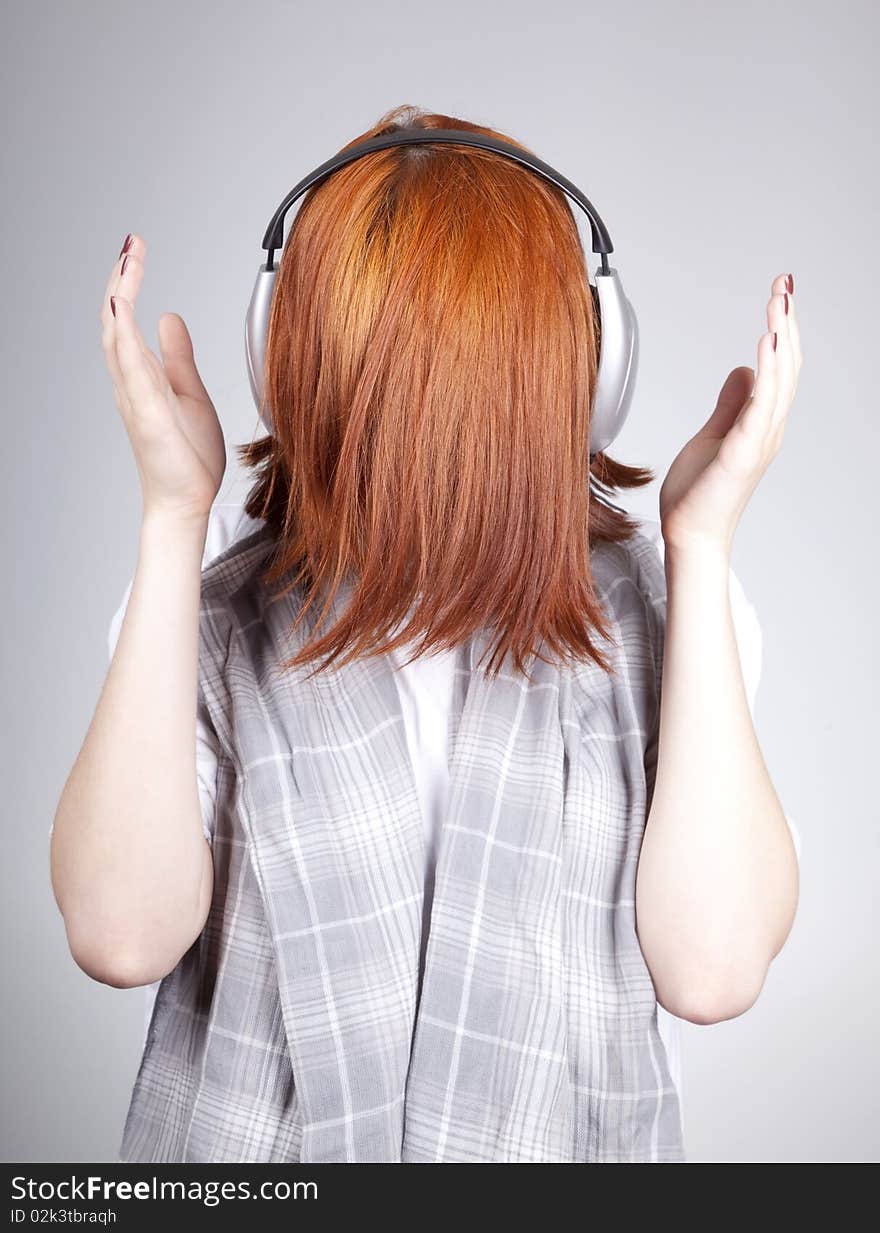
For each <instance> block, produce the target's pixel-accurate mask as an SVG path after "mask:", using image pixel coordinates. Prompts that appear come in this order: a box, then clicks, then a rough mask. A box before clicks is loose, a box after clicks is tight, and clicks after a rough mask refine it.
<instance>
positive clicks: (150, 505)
mask: <svg viewBox="0 0 880 1233" xmlns="http://www.w3.org/2000/svg"><path fill="white" fill-rule="evenodd" d="M413 125H416V126H421V127H424V128H428V129H430V128H437V127H440V128H447V129H448V128H453V127H454V128H460V129H462V130H476V131H480V132H483V133H488V134H489V135H490V136H494V137H499V136H501V135H500V134H498V133H495V132H494V131H493V130H489V129H478V130H477V129H476V126H474V125H470V124H467V123H466V122H464V121H461V120H457V119H454V118H452V117H449V116H437V115H428V114H424V113H420V112H416V111H414V110H412V109H398V110H397V111H395V112H392V113H390V114H389V115H388V116H386V117H384V119H383V120H382V121H381V122H380V123H379V124H378V125H377V126H375V127H374V128H373V129H371V130H370V131H369V132H368V133H366V134H363V135H362V137H361V138H358V140H362V139H363V138H364V137H370V136H375V135H378V134H380V133H384V132H393V131H395V129H397V128H399V127H401V126H413ZM145 257H146V244H145V242H144V239H143V237H142V236H140V235H129V236H128V237H127V239H126V241H125V244H124V246H123V251H122V253H121V254H120V259H119V260H118V261H117V263H116V264H115V265H114V267H113V271H112V273H111V276H110V280H109V282H108V285H107V290H106V295H105V298H104V303H103V306H102V309H101V321H102V325H103V345H104V352H105V356H106V361H107V365H108V368H109V370H110V374H111V377H112V381H113V386H114V390H115V394H116V399H117V405H118V407H119V411H120V413H121V415H122V417H123V421H124V423H125V427H126V429H127V431H128V434H129V437H130V439H131V444H132V447H133V450H134V453H135V458H136V461H137V467H138V472H139V475H140V480H141V485H142V490H143V522H142V529H141V535H140V545H139V554H138V561H137V569H136V572H135V574H134V578H133V580H132V584H131V586H130V589H129V593H127V594H126V596H125V599H124V602H123V606H122V608H121V609H120V611H119V613H118V614H117V619H116V621H115V622H114V628H113V631H112V637H111V654H112V660H111V665H110V669H109V672H108V675H107V679H106V683H105V685H104V689H103V691H102V694H101V697H100V700H99V702H98V705H97V707H96V710H95V715H94V718H93V720H92V723H91V725H90V727H89V730H88V733H87V735H86V738H85V741H84V743H83V747H82V750H81V752H80V754H79V757H78V758H77V761H76V764H75V766H74V768H73V770H72V772H71V774H70V777H69V779H68V782H67V784H66V786H65V789H64V792H63V794H62V796H61V800H60V803H59V806H58V810H57V813H56V818H55V825H54V835H53V840H52V845H51V864H52V879H53V886H54V890H55V895H56V898H57V901H58V904H59V907H60V909H61V912H62V914H63V917H64V922H65V926H66V929H67V936H68V940H69V944H70V948H71V951H72V954H73V956H74V958H75V960H76V962H77V963H78V964H79V966H80V967H81V968H83V970H84V971H86V972H87V973H88V974H89V975H90V976H92V977H93V978H94V979H96V980H99V981H102V982H104V983H106V984H110V985H113V986H116V987H129V986H136V985H149V986H150V987H151V994H152V995H154V996H153V997H151V1000H150V1004H149V1010H148V1022H147V1034H146V1041H145V1047H144V1052H143V1057H142V1060H141V1065H140V1068H139V1071H138V1075H137V1079H136V1082H135V1087H134V1092H133V1095H132V1100H131V1104H130V1108H129V1112H128V1117H127V1120H126V1125H125V1132H124V1136H123V1142H122V1149H121V1153H120V1155H121V1159H123V1160H131V1161H294V1160H296V1161H367V1160H374V1161H375V1160H381V1161H407V1162H409V1161H438V1162H440V1161H565V1162H574V1161H675V1160H682V1159H684V1149H683V1135H682V1119H681V1108H680V1102H679V1068H678V1056H677V1037H676V1032H675V1028H676V1026H677V1022H678V1020H679V1019H682V1018H684V1019H687V1020H690V1021H692V1022H695V1023H714V1022H717V1021H720V1020H723V1019H728V1018H731V1017H733V1016H736V1015H740V1014H742V1013H743V1012H744V1011H745V1010H747V1009H748V1008H749V1007H750V1006H751V1005H752V1004H753V1002H754V1001H755V999H756V997H757V996H758V993H759V991H760V990H761V987H762V985H763V983H764V980H765V977H766V974H767V970H768V966H769V964H770V962H771V960H772V959H773V957H774V956H775V955H776V954H777V953H778V952H779V950H780V948H781V947H782V945H783V943H784V942H785V939H786V937H787V936H788V933H789V930H790V928H791V925H792V922H793V918H794V914H795V909H796V903H797V893H798V863H797V850H796V842H797V840H796V832H795V831H794V828H793V827H792V826H791V824H790V823H788V820H787V819H786V816H785V814H784V812H783V809H782V806H781V804H780V802H779V800H778V798H777V795H776V792H775V791H774V787H773V784H772V782H771V779H770V776H769V774H768V772H767V767H766V766H765V763H764V759H763V757H762V754H761V750H760V747H759V744H758V741H757V738H756V735H755V730H754V727H753V723H752V716H751V703H752V701H753V694H754V687H755V684H756V681H757V671H758V668H759V658H760V631H759V630H758V628H757V625H756V622H755V617H754V611H753V609H752V608H751V605H749V604H748V602H747V601H746V600H745V597H744V595H743V593H742V588H741V587H740V585H739V582H738V580H737V579H736V578H735V576H734V575H733V573H732V571H731V569H730V551H731V544H732V541H733V537H734V532H735V529H736V526H737V522H738V520H739V518H740V516H741V514H742V511H743V509H744V507H745V505H746V503H747V502H748V500H749V497H750V496H751V494H752V492H753V491H754V489H755V486H756V484H757V483H758V481H759V480H760V478H761V476H762V475H763V473H764V471H765V470H766V468H767V467H768V465H769V463H770V461H771V460H772V458H773V457H774V455H775V454H776V452H777V451H778V450H779V448H780V445H781V441H782V435H783V431H784V427H785V422H786V417H787V414H788V410H789V407H790V405H791V402H792V399H793V397H794V393H795V387H796V384H797V379H798V374H799V371H800V367H801V351H800V345H799V339H798V327H797V316H796V313H795V306H794V303H795V302H794V297H793V290H794V288H793V281H792V278H791V276H790V275H787V274H779V275H778V276H777V277H776V278H775V279H774V280H773V283H772V287H771V292H770V298H769V300H768V303H767V331H766V332H765V333H764V334H762V336H761V337H760V340H759V342H758V352H757V371H756V373H755V372H753V371H752V370H751V369H750V368H736V369H734V370H733V372H731V374H730V375H729V376H728V378H727V380H726V381H725V382H724V385H723V387H722V389H721V393H720V395H719V398H718V402H717V405H716V407H715V409H714V410H713V412H712V414H711V416H710V417H709V418H708V420H707V421H706V423H705V424H704V425H703V426H702V427H701V428H700V430H699V431H698V432H697V433H696V434H695V436H694V437H692V439H691V440H690V441H688V442H687V444H686V445H685V446H684V448H683V449H682V450H681V452H680V453H679V455H678V457H677V458H676V459H675V461H674V463H673V465H672V467H671V469H670V471H669V474H668V475H667V476H666V479H665V481H664V483H663V486H662V489H661V492H660V510H659V513H660V518H659V522H658V523H651V522H648V521H642V522H638V521H636V520H634V519H632V518H630V517H629V516H627V515H626V513H625V512H623V511H621V510H619V509H618V508H616V507H615V506H613V505H612V504H610V503H608V502H606V501H605V500H603V499H601V497H602V495H603V494H604V495H605V496H607V495H609V494H610V493H612V492H613V491H614V490H615V489H624V488H627V487H633V486H636V485H640V484H645V483H647V482H649V481H650V480H651V479H652V478H653V477H652V474H651V472H650V471H647V470H644V469H640V468H633V467H628V466H625V465H623V464H622V463H619V462H616V461H613V460H612V459H611V458H609V457H608V456H607V455H606V454H604V453H601V452H599V453H596V455H595V457H591V455H590V450H589V443H590V407H591V399H592V395H593V391H594V389H595V386H596V380H597V354H598V346H599V342H600V339H599V329H600V323H599V321H598V318H597V313H596V311H595V309H594V304H593V300H592V296H591V293H590V287H589V277H588V272H587V268H586V264H585V259H584V253H583V249H582V246H581V243H580V239H579V236H578V232H577V227H576V225H575V222H574V218H573V215H572V213H571V210H570V208H569V206H568V203H567V201H566V199H565V197H564V195H563V193H562V192H561V190H559V189H558V188H556V187H555V186H553V185H551V184H548V183H547V182H545V181H544V180H542V179H541V178H540V177H538V176H536V175H535V174H533V172H532V171H531V170H529V169H528V168H526V167H523V166H520V165H519V164H517V163H515V162H513V161H511V160H509V159H505V158H502V157H498V156H497V154H495V153H492V152H489V151H487V150H485V149H474V148H467V147H464V146H459V145H457V144H453V145H448V144H447V145H439V144H438V143H434V144H433V145H410V146H406V147H401V146H396V147H393V148H389V149H384V150H381V151H377V152H374V153H372V154H370V155H369V156H365V157H362V158H359V159H357V160H355V161H353V162H351V163H349V164H348V165H346V166H344V167H342V168H340V169H338V170H337V171H336V172H335V173H334V174H333V175H331V176H330V177H329V178H328V179H326V180H325V181H324V182H323V183H321V184H320V185H318V186H317V187H314V188H312V189H311V190H310V192H309V193H308V195H307V196H306V197H305V199H304V201H303V204H302V206H301V208H300V210H299V212H298V214H297V217H296V219H295V221H294V223H293V225H292V226H291V228H290V233H289V236H288V239H287V242H286V244H285V248H284V253H283V257H282V261H281V266H280V270H279V273H278V280H277V285H276V287H275V292H274V298H273V302H272V315H271V321H270V327H269V335H268V344H267V353H266V363H265V379H266V385H267V390H268V393H269V398H270V402H271V406H272V408H273V427H272V432H271V434H270V435H268V436H265V437H263V438H261V439H259V440H257V441H255V442H253V443H251V444H250V445H248V446H246V447H241V448H242V457H243V459H244V461H245V462H246V464H247V465H248V466H249V467H251V468H252V469H253V470H254V473H255V482H254V485H253V487H252V489H251V491H250V494H249V496H248V498H247V501H246V503H245V505H244V507H243V508H241V507H238V508H235V507H233V508H230V507H228V506H224V505H219V504H218V505H215V498H216V497H217V494H218V491H219V488H220V484H221V481H222V478H223V474H224V469H225V462H226V459H225V450H224V443H223V435H222V432H221V429H220V424H219V422H218V418H217V415H216V412H215V410H214V407H213V405H212V403H211V400H210V398H209V396H208V394H207V391H206V390H205V387H204V385H203V384H202V381H201V379H200V377H199V374H198V372H197V370H196V366H195V363H194V360H193V351H192V345H191V342H190V336H189V333H188V331H187V329H186V326H185V325H184V323H183V321H182V320H181V318H180V317H178V316H176V315H175V314H170V313H169V314H165V315H163V316H162V317H161V318H160V319H159V342H160V349H161V353H162V358H161V361H160V360H159V359H158V358H157V357H156V356H155V355H154V354H153V353H152V352H151V351H150V350H149V349H148V348H147V347H146V345H145V344H144V341H143V338H142V336H141V334H140V331H139V329H138V327H137V324H136V322H135V317H134V303H135V300H136V298H137V294H138V292H139V290H140V287H141V283H142V281H143V277H144V262H145ZM588 477H591V479H592V484H593V486H594V494H593V496H591V484H590V483H589V482H588ZM212 511H213V512H212ZM117 639H118V640H117Z"/></svg>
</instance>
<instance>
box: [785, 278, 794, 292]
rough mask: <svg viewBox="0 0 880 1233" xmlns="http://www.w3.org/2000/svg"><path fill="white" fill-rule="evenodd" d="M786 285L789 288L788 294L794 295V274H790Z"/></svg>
mask: <svg viewBox="0 0 880 1233" xmlns="http://www.w3.org/2000/svg"><path fill="white" fill-rule="evenodd" d="M785 285H786V287H787V288H788V294H789V295H794V275H793V274H789V276H788V278H787V279H786V280H785Z"/></svg>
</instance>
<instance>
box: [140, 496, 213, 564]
mask: <svg viewBox="0 0 880 1233" xmlns="http://www.w3.org/2000/svg"><path fill="white" fill-rule="evenodd" d="M207 534H208V512H207V511H206V512H204V513H199V512H181V511H171V510H162V509H147V508H145V509H144V511H143V514H142V516H141V528H140V549H141V552H142V553H143V552H147V553H151V552H154V551H155V552H157V553H159V554H160V555H162V556H165V555H167V554H168V553H177V554H183V555H184V556H191V557H197V558H198V559H199V560H201V556H202V553H203V552H204V549H205V540H206V538H207Z"/></svg>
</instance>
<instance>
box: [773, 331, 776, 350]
mask: <svg viewBox="0 0 880 1233" xmlns="http://www.w3.org/2000/svg"><path fill="white" fill-rule="evenodd" d="M773 350H774V351H775V350H776V331H775V330H774V331H773Z"/></svg>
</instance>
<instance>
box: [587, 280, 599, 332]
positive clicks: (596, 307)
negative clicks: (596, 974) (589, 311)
mask: <svg viewBox="0 0 880 1233" xmlns="http://www.w3.org/2000/svg"><path fill="white" fill-rule="evenodd" d="M589 288H590V295H591V296H592V297H593V326H594V329H595V333H596V344H597V346H601V344H602V308H601V306H600V304H599V292H598V290H597V288H596V285H595V283H589Z"/></svg>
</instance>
